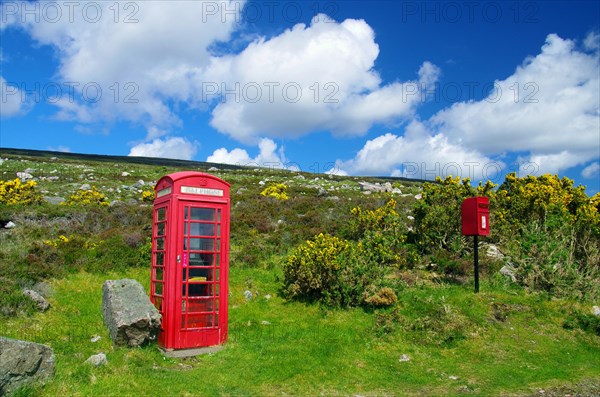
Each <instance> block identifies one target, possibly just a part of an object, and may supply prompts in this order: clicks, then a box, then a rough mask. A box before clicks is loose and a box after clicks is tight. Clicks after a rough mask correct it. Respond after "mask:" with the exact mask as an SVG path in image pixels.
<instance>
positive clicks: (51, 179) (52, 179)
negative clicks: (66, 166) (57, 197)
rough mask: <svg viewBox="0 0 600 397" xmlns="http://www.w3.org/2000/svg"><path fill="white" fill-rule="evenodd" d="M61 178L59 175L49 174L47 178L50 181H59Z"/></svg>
mask: <svg viewBox="0 0 600 397" xmlns="http://www.w3.org/2000/svg"><path fill="white" fill-rule="evenodd" d="M59 179H60V178H59V177H57V176H49V177H48V178H46V180H48V181H50V182H56V181H58V180H59Z"/></svg>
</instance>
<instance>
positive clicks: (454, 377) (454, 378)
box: [448, 375, 459, 380]
mask: <svg viewBox="0 0 600 397" xmlns="http://www.w3.org/2000/svg"><path fill="white" fill-rule="evenodd" d="M448 379H450V380H458V379H459V378H458V376H455V375H450V376H449V377H448Z"/></svg>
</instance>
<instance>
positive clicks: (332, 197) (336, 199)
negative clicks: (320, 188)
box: [327, 196, 340, 201]
mask: <svg viewBox="0 0 600 397" xmlns="http://www.w3.org/2000/svg"><path fill="white" fill-rule="evenodd" d="M327 200H331V201H340V198H339V197H338V196H331V197H327Z"/></svg>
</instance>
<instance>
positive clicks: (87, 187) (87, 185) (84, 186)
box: [79, 183, 92, 190]
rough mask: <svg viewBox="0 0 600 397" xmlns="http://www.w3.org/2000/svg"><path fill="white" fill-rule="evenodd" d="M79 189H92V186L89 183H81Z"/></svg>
mask: <svg viewBox="0 0 600 397" xmlns="http://www.w3.org/2000/svg"><path fill="white" fill-rule="evenodd" d="M79 190H92V187H91V186H90V184H89V183H84V184H83V185H81V187H80V188H79Z"/></svg>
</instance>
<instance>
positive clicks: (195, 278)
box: [188, 267, 212, 283]
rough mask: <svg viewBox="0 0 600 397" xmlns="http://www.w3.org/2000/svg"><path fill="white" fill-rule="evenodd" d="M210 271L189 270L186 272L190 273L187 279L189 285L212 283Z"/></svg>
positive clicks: (203, 269) (201, 269)
mask: <svg viewBox="0 0 600 397" xmlns="http://www.w3.org/2000/svg"><path fill="white" fill-rule="evenodd" d="M211 270H212V269H206V268H198V267H197V268H189V269H188V271H189V272H190V278H189V279H188V281H189V282H190V283H193V282H196V283H199V282H204V281H212V274H211V273H212V272H211Z"/></svg>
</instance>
